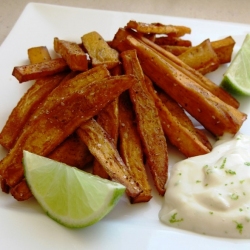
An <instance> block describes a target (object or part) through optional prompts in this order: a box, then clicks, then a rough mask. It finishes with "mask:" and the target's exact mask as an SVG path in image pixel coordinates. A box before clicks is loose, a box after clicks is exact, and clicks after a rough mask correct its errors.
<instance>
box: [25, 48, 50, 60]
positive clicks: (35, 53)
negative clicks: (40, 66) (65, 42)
mask: <svg viewBox="0 0 250 250" xmlns="http://www.w3.org/2000/svg"><path fill="white" fill-rule="evenodd" d="M28 57H29V61H30V63H32V64H33V63H40V62H45V61H49V60H51V56H50V54H49V51H48V49H47V47H46V46H39V47H32V48H29V49H28Z"/></svg>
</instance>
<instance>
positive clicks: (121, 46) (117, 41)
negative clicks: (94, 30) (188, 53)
mask: <svg viewBox="0 0 250 250" xmlns="http://www.w3.org/2000/svg"><path fill="white" fill-rule="evenodd" d="M130 35H132V36H133V38H134V39H135V38H136V39H137V40H138V42H139V41H141V42H143V44H144V43H145V44H146V45H147V46H149V47H150V48H148V49H150V50H153V51H154V53H157V54H158V56H160V57H161V58H162V60H164V61H167V62H168V63H170V64H171V65H173V66H174V67H175V68H178V70H179V71H181V72H183V73H184V74H185V75H187V76H188V77H190V78H191V79H192V80H194V81H195V82H197V83H198V84H200V85H201V86H202V87H204V88H206V89H207V90H209V91H210V92H211V93H212V94H214V95H216V96H217V97H219V98H220V99H221V100H223V101H224V102H226V103H227V104H229V105H231V106H233V107H235V108H238V107H239V102H238V101H237V100H236V99H235V98H234V97H233V96H232V95H230V94H229V93H228V92H226V91H225V90H224V89H222V88H221V87H219V86H218V85H216V84H215V83H213V82H212V81H210V80H209V79H208V78H206V77H205V76H203V75H202V74H201V73H199V72H198V71H197V70H195V69H193V68H191V67H189V66H188V65H187V64H186V63H184V62H182V61H181V60H180V59H179V58H178V57H176V56H174V55H173V54H172V53H170V52H168V51H166V50H164V49H163V48H161V47H160V46H158V45H157V44H155V43H153V42H151V41H150V40H148V39H146V38H145V37H143V36H138V34H136V33H135V32H131V31H128V30H125V29H121V28H120V29H119V30H118V31H117V33H116V34H115V36H114V39H113V42H112V46H113V47H114V48H116V49H117V50H119V51H125V50H128V49H131V48H134V47H133V46H132V47H131V45H129V43H128V41H127V40H126V39H127V37H128V36H130ZM141 42H139V44H140V43H141Z"/></svg>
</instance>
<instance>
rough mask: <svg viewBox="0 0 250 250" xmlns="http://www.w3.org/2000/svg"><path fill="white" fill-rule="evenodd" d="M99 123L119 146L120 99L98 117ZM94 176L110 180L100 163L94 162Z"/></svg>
mask: <svg viewBox="0 0 250 250" xmlns="http://www.w3.org/2000/svg"><path fill="white" fill-rule="evenodd" d="M97 122H98V124H100V125H101V126H102V128H103V129H104V130H105V131H106V132H107V133H108V134H109V135H110V138H112V140H113V143H114V145H115V146H116V145H117V140H118V124H119V120H118V98H116V99H115V100H113V101H112V102H111V103H109V104H108V105H107V106H106V107H105V108H104V109H103V110H101V112H99V114H98V116H97ZM93 174H95V175H98V176H100V177H102V178H105V179H109V175H108V173H107V172H106V171H105V169H104V168H103V166H102V165H101V164H100V163H99V162H98V160H95V161H94V164H93Z"/></svg>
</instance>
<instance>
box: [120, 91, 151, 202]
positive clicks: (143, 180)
mask: <svg viewBox="0 0 250 250" xmlns="http://www.w3.org/2000/svg"><path fill="white" fill-rule="evenodd" d="M119 138H120V144H119V152H120V154H121V157H122V159H123V161H124V162H125V164H126V166H127V167H128V168H129V170H130V172H131V174H132V175H133V177H134V179H135V180H136V181H137V182H138V184H139V186H140V187H141V189H142V192H141V193H140V194H139V195H138V196H137V197H135V198H131V199H130V200H131V203H139V202H147V201H149V200H150V199H151V198H152V195H151V187H150V185H149V182H148V177H147V173H146V169H145V165H144V161H143V150H142V144H141V140H140V136H139V134H138V131H137V126H136V121H135V114H134V112H133V105H132V103H131V101H130V99H129V94H128V93H127V92H125V93H123V94H122V95H120V97H119Z"/></svg>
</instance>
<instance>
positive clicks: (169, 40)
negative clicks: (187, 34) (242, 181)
mask: <svg viewBox="0 0 250 250" xmlns="http://www.w3.org/2000/svg"><path fill="white" fill-rule="evenodd" d="M154 43H156V44H158V45H170V46H181V47H191V46H192V42H191V41H190V40H185V39H182V38H180V37H175V36H160V37H156V38H155V40H154Z"/></svg>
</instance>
